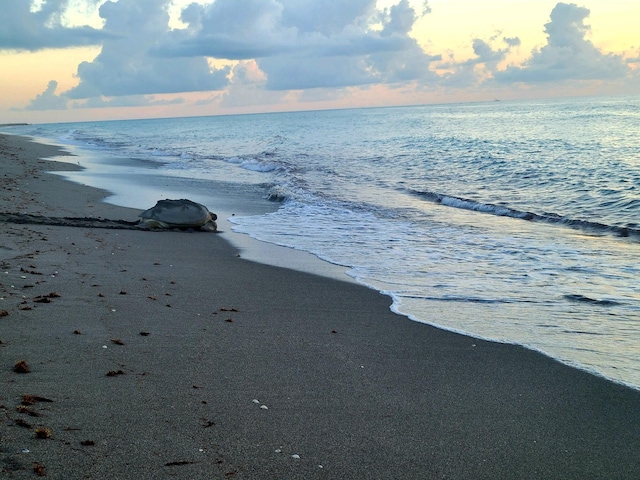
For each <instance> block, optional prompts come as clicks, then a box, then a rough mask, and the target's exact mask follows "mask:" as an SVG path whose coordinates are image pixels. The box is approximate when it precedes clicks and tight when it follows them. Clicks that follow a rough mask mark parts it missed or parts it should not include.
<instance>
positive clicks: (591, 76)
mask: <svg viewBox="0 0 640 480" xmlns="http://www.w3.org/2000/svg"><path fill="white" fill-rule="evenodd" d="M589 14H590V12H589V10H588V9H587V8H584V7H578V6H577V5H576V4H573V3H570V4H567V3H558V4H557V5H556V6H555V8H554V9H553V10H552V12H551V21H550V22H549V23H547V24H546V25H545V33H546V34H547V44H546V45H545V46H543V47H542V48H540V49H539V50H534V51H533V52H532V54H531V57H530V58H529V59H528V60H527V61H526V62H525V63H524V64H523V65H522V66H510V67H508V68H507V69H506V70H504V71H502V72H496V73H495V79H496V80H497V81H499V82H503V83H506V82H509V83H511V82H522V83H537V82H553V81H565V80H613V79H621V78H624V77H625V76H627V75H628V73H629V69H628V67H627V66H626V65H625V62H624V61H623V59H622V57H621V56H619V55H613V54H605V53H603V52H601V51H600V50H598V49H597V48H596V47H595V46H594V45H593V43H592V42H591V41H589V40H587V39H586V38H585V37H586V35H587V34H588V33H589V30H590V29H589V26H587V25H585V23H584V21H585V19H587V18H588V17H589Z"/></svg>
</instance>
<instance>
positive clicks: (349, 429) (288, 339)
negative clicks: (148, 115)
mask: <svg viewBox="0 0 640 480" xmlns="http://www.w3.org/2000/svg"><path fill="white" fill-rule="evenodd" d="M54 155H60V150H58V149H56V148H55V147H48V146H45V145H39V144H35V143H32V142H29V141H27V140H26V139H21V138H20V137H11V136H0V161H1V162H2V163H1V164H0V208H2V209H3V210H7V209H9V207H11V209H14V208H15V210H19V211H21V212H22V211H24V212H27V213H41V212H43V211H46V212H47V214H48V215H52V216H53V215H81V216H84V215H92V216H101V217H105V218H125V219H133V218H135V216H136V215H137V213H138V211H137V210H132V209H126V208H122V207H117V206H114V205H111V204H107V203H104V202H102V198H103V197H104V196H105V195H106V192H104V191H99V190H95V189H93V188H90V187H83V186H81V185H78V184H74V183H71V182H68V181H66V180H64V179H62V178H60V177H59V176H58V175H48V174H45V173H44V171H49V170H54V169H58V168H59V169H61V170H62V169H65V168H74V167H73V164H63V163H60V164H54V163H53V162H50V161H46V162H44V161H41V160H38V159H39V158H42V157H47V158H48V157H51V156H54ZM45 167H46V168H45ZM0 238H1V239H2V244H1V245H2V247H3V248H2V249H0V264H1V265H2V277H1V278H2V280H0V296H1V297H2V298H3V300H2V301H1V303H0V311H3V310H4V311H6V312H7V315H5V316H2V317H0V340H1V341H2V344H0V358H2V370H1V372H2V373H1V375H0V379H1V381H2V386H3V387H2V390H1V391H0V392H1V393H0V409H1V410H3V413H4V415H3V416H2V420H0V438H1V439H2V443H1V446H0V449H1V451H0V453H1V455H0V472H3V473H9V474H10V475H11V478H27V477H29V478H31V477H33V475H34V472H33V467H34V463H38V464H39V465H42V466H43V467H44V468H45V471H46V473H47V476H48V477H50V478H65V479H74V478H166V477H170V476H177V477H179V478H194V479H199V478H203V479H204V478H229V477H232V478H255V479H264V478H300V479H303V478H304V479H313V478H331V479H333V478H454V479H466V478H469V479H471V478H494V479H496V478H505V479H507V478H541V479H542V478H545V479H548V478H558V479H560V478H630V477H632V476H633V475H634V474H635V472H637V471H640V459H638V458H637V451H638V448H639V447H640V392H637V391H635V390H632V389H630V388H627V387H624V386H622V385H619V384H615V383H613V382H610V381H608V380H605V379H603V378H600V377H596V376H594V375H592V374H590V373H587V372H585V371H582V370H577V369H575V368H572V367H569V366H566V365H564V364H561V363H560V362H557V361H555V360H553V359H551V358H549V357H547V356H544V355H543V354H540V353H537V352H534V351H532V350H527V349H526V348H524V347H519V346H515V345H508V344H499V343H492V342H487V341H482V340H477V339H474V338H472V337H465V336H463V335H459V334H455V333H451V332H448V331H445V330H442V329H438V328H435V327H432V326H429V325H427V324H422V323H418V322H414V321H411V320H409V319H407V318H406V317H402V316H399V315H396V314H394V313H392V312H391V311H390V309H389V305H390V303H391V299H390V298H389V297H386V296H384V295H381V294H379V293H378V292H376V291H374V290H371V289H369V288H367V287H364V286H361V285H356V284H354V283H349V282H340V281H337V280H335V279H330V278H326V277H322V276H317V275H311V274H308V273H303V272H299V271H296V270H290V269H286V268H279V267H274V266H269V265H263V264H260V263H255V262H250V261H248V260H246V259H245V258H243V256H240V257H239V256H238V249H237V248H236V247H234V246H232V245H231V244H230V243H228V242H227V240H226V239H225V238H223V237H222V236H220V235H212V234H205V233H177V232H166V233H151V232H143V231H140V232H139V231H128V230H127V231H115V230H114V231H110V230H100V231H98V230H92V229H86V228H72V227H53V226H31V225H14V224H0ZM5 272H6V273H5ZM54 293H55V294H56V295H57V296H56V295H52V294H54ZM42 299H46V300H48V301H41V300H42ZM26 307H28V308H26ZM143 333H144V335H143ZM116 340H117V341H116ZM19 360H25V361H26V362H27V363H28V365H29V366H30V369H31V372H30V373H28V374H19V373H15V372H14V371H13V367H14V365H15V363H16V362H18V361H19ZM109 372H113V373H114V374H113V375H108V373H109ZM25 394H29V395H34V396H37V397H41V398H45V399H49V400H53V402H45V401H40V402H37V401H36V402H35V403H34V404H33V405H23V407H26V409H27V410H26V411H25V410H24V409H21V410H17V409H16V407H18V406H19V405H20V403H21V401H22V395H25ZM263 407H266V408H263ZM28 412H31V413H34V414H37V415H38V416H32V415H30V414H29V413H28ZM21 423H22V424H23V423H27V424H29V425H30V427H25V426H20V425H21ZM38 427H41V428H47V429H50V432H51V436H50V438H47V439H38V438H36V437H35V434H34V429H35V428H38ZM25 450H28V453H26V452H25ZM23 452H25V453H23Z"/></svg>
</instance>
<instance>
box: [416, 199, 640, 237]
mask: <svg viewBox="0 0 640 480" xmlns="http://www.w3.org/2000/svg"><path fill="white" fill-rule="evenodd" d="M409 193H410V194H412V195H415V196H418V197H420V198H422V199H424V200H428V201H430V202H433V203H438V204H440V205H445V206H448V207H453V208H460V209H463V210H471V211H474V212H481V213H487V214H490V215H496V216H499V217H511V218H517V219H520V220H527V221H530V222H541V223H547V224H551V225H561V226H565V227H569V228H573V229H575V230H582V231H586V232H592V233H600V234H608V235H615V236H618V237H633V238H636V239H638V240H640V228H634V227H630V226H626V227H623V226H618V225H608V224H605V223H600V222H593V221H589V220H581V219H574V218H569V217H565V216H562V215H558V214H555V213H533V212H525V211H521V210H516V209H513V208H509V207H505V206H502V205H495V204H491V203H482V202H478V201H475V200H471V199H468V198H462V197H456V196H452V195H446V194H442V193H437V192H430V191H419V190H413V189H409Z"/></svg>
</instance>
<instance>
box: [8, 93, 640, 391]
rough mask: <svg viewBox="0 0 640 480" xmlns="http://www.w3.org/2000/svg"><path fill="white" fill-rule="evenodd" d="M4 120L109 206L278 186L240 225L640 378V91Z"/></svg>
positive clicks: (437, 319)
mask: <svg viewBox="0 0 640 480" xmlns="http://www.w3.org/2000/svg"><path fill="white" fill-rule="evenodd" d="M11 131H12V132H14V133H20V134H25V135H32V136H35V137H38V138H44V139H48V140H50V141H54V142H56V143H62V144H65V145H71V146H73V147H74V148H75V150H74V152H75V153H76V154H79V157H77V158H74V161H76V160H77V161H78V162H79V163H81V164H82V165H84V166H85V167H86V168H87V170H85V172H83V173H82V174H80V175H78V176H76V177H75V179H76V180H77V181H82V182H86V183H89V184H93V185H96V186H103V187H105V188H108V189H110V190H112V191H114V192H117V195H116V196H115V197H113V198H112V201H114V202H115V203H119V204H123V205H127V206H132V207H136V208H147V207H149V206H150V205H149V204H151V205H152V204H153V203H154V202H155V200H157V199H159V198H166V197H182V196H188V197H190V198H193V199H194V200H197V201H200V202H202V203H205V204H207V206H208V207H209V208H210V209H211V210H212V211H214V212H221V213H222V214H224V215H227V214H228V213H229V212H231V210H230V209H231V208H232V207H233V198H234V196H235V197H236V198H242V200H243V202H245V203H247V202H248V204H250V203H251V202H255V203H256V205H258V204H261V202H262V203H265V199H269V201H270V202H271V203H270V204H269V205H270V206H271V207H272V208H269V209H266V210H265V209H262V210H260V209H256V212H257V214H244V215H235V216H233V217H231V218H230V221H231V222H232V223H233V225H234V227H233V228H234V230H235V231H237V232H241V233H245V234H247V235H250V236H251V237H254V238H256V239H259V240H262V241H265V242H270V243H274V244H278V245H283V246H287V247H291V248H295V249H298V250H303V251H307V252H311V253H313V254H315V255H317V256H318V257H320V258H322V259H324V260H326V261H328V262H332V263H335V264H338V265H343V266H346V267H348V269H346V270H348V274H349V275H350V276H352V277H354V278H355V279H357V281H359V282H361V283H363V284H365V285H368V286H370V287H372V288H375V289H377V290H380V291H382V292H385V293H387V294H389V295H391V296H392V298H393V300H394V303H393V307H392V308H393V310H394V311H397V312H399V313H403V314H406V315H408V316H410V317H411V318H412V319H414V320H416V321H419V322H425V323H429V324H434V325H438V326H440V327H443V328H446V329H450V330H454V331H458V332H464V333H467V334H470V335H472V336H475V337H479V338H487V339H492V340H496V341H500V342H511V343H518V344H523V345H526V346H528V347H529V348H532V349H536V350H539V351H542V352H544V353H546V354H547V355H550V356H552V357H555V358H557V359H559V360H561V361H563V362H565V363H568V364H571V365H574V366H577V367H579V368H583V369H586V370H588V371H591V372H593V373H595V374H599V375H602V376H605V377H607V378H610V379H612V380H614V381H618V382H622V383H625V384H628V385H631V386H633V387H635V388H640V281H639V279H640V136H639V135H638V132H640V98H639V97H615V98H590V99H566V100H549V101H528V102H492V103H483V104H458V105H438V106H419V107H402V108H377V109H357V110H340V111H324V112H299V113H278V114H263V115H243V116H227V117H205V118H182V119H162V120H137V121H116V122H96V123H76V124H54V125H33V126H27V127H19V128H17V129H12V130H11ZM224 198H228V199H231V200H229V202H230V205H228V204H225V203H224ZM247 212H248V213H252V212H251V210H250V209H249V210H247ZM229 216H230V215H229Z"/></svg>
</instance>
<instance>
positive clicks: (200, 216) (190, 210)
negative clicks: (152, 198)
mask: <svg viewBox="0 0 640 480" xmlns="http://www.w3.org/2000/svg"><path fill="white" fill-rule="evenodd" d="M217 218H218V216H217V215H216V214H215V213H211V212H210V211H209V209H208V208H207V207H205V206H204V205H201V204H199V203H196V202H192V201H191V200H187V199H184V198H183V199H180V200H159V201H158V203H156V204H155V206H154V207H152V208H150V209H149V210H145V211H144V212H142V213H141V214H140V226H142V227H146V228H181V229H187V228H200V229H202V230H206V231H209V232H215V231H216V230H217V228H218V226H217V225H216V222H215V221H216V219H217Z"/></svg>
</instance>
